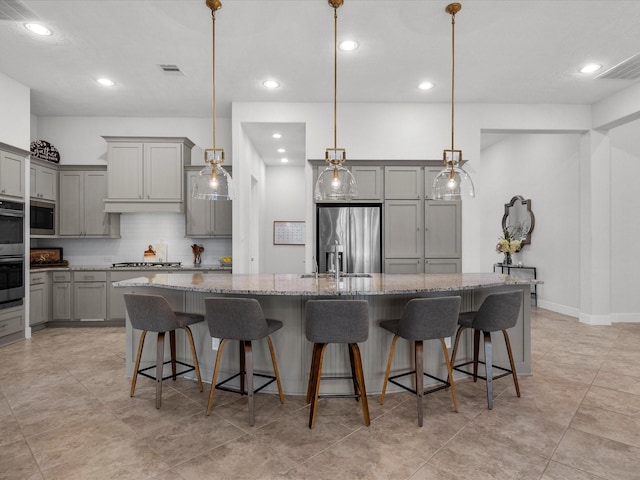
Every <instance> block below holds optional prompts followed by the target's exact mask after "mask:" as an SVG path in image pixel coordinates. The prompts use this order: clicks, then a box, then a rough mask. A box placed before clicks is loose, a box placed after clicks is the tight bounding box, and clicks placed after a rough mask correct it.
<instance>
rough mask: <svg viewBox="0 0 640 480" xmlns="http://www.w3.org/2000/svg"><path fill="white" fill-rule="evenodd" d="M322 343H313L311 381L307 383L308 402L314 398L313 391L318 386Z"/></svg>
mask: <svg viewBox="0 0 640 480" xmlns="http://www.w3.org/2000/svg"><path fill="white" fill-rule="evenodd" d="M321 347H322V345H321V344H319V343H314V344H313V353H312V355H311V368H310V369H309V383H308V384H307V402H306V403H311V399H312V398H313V392H315V388H316V373H317V371H318V361H319V360H320V350H321Z"/></svg>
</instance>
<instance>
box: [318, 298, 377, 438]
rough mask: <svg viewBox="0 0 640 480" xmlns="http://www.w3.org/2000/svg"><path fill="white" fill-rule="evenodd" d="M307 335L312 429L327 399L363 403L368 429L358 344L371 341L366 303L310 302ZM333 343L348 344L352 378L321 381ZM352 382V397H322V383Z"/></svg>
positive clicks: (368, 420) (367, 422)
mask: <svg viewBox="0 0 640 480" xmlns="http://www.w3.org/2000/svg"><path fill="white" fill-rule="evenodd" d="M306 335H307V340H309V341H310V342H313V355H312V357H311V369H310V370H309V384H308V386H307V403H311V409H310V412H309V428H313V427H314V425H315V423H316V414H317V413H318V399H320V398H325V397H349V398H356V399H360V400H361V403H362V413H363V415H364V424H365V425H366V426H369V425H370V423H371V420H370V419H369V404H368V403H367V391H366V389H365V385H364V372H363V370H362V357H361V356H360V348H358V342H365V341H366V340H367V338H368V337H369V304H368V303H367V301H366V300H309V301H308V302H307V305H306ZM330 343H347V344H348V345H349V360H350V362H351V376H349V377H345V376H333V377H322V361H323V359H324V352H325V350H326V348H327V345H328V344H330ZM321 378H326V379H337V378H341V379H351V380H352V381H353V387H354V394H353V395H320V379H321Z"/></svg>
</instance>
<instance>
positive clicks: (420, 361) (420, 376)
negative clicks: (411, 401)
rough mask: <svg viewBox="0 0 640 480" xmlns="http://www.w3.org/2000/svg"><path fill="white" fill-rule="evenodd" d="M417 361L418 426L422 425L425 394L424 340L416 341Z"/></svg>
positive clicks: (415, 352)
mask: <svg viewBox="0 0 640 480" xmlns="http://www.w3.org/2000/svg"><path fill="white" fill-rule="evenodd" d="M414 344H415V345H414V348H413V349H414V354H415V362H416V397H417V400H418V426H419V427H421V426H422V397H423V396H424V356H423V345H422V340H416V341H415V342H414Z"/></svg>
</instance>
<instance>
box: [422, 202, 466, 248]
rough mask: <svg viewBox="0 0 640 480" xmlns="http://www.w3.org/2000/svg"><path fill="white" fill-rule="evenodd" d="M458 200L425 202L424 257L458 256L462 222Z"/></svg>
mask: <svg viewBox="0 0 640 480" xmlns="http://www.w3.org/2000/svg"><path fill="white" fill-rule="evenodd" d="M460 209H461V204H460V201H442V200H427V201H426V202H425V211H424V218H425V246H424V252H425V253H424V256H425V258H460V257H461V256H462V240H461V238H462V233H461V228H462V222H461V214H460Z"/></svg>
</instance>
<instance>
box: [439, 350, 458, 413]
mask: <svg viewBox="0 0 640 480" xmlns="http://www.w3.org/2000/svg"><path fill="white" fill-rule="evenodd" d="M440 345H442V353H443V354H444V362H445V363H446V364H447V381H448V382H449V385H450V387H451V398H452V399H453V409H454V410H455V411H456V412H457V411H458V397H457V395H456V385H455V383H454V381H453V368H452V367H453V366H452V365H451V362H450V361H449V351H448V350H447V344H446V343H445V342H444V338H441V339H440Z"/></svg>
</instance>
